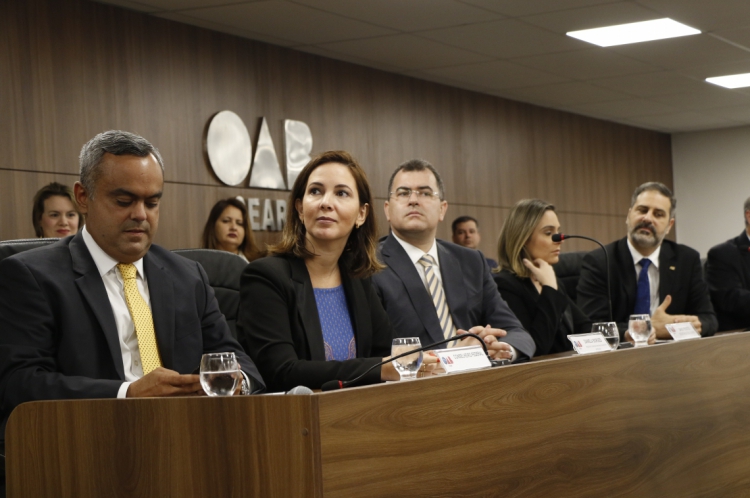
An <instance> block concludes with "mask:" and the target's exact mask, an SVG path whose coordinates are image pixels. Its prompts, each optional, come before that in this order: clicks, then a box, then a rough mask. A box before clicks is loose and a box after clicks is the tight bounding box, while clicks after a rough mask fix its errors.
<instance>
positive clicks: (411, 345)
mask: <svg viewBox="0 0 750 498" xmlns="http://www.w3.org/2000/svg"><path fill="white" fill-rule="evenodd" d="M421 347H422V344H421V343H420V342H419V337H399V338H397V339H393V346H391V356H396V355H399V354H401V353H406V352H407V351H411V350H412V349H418V348H421ZM392 363H393V366H394V367H396V371H397V372H398V373H399V375H400V376H401V380H411V379H416V378H417V370H419V367H421V366H422V351H420V352H418V353H413V354H409V355H406V356H404V357H402V358H398V359H397V360H393V361H392Z"/></svg>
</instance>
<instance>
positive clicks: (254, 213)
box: [206, 111, 312, 230]
mask: <svg viewBox="0 0 750 498" xmlns="http://www.w3.org/2000/svg"><path fill="white" fill-rule="evenodd" d="M311 150H312V133H310V127H308V126H307V125H306V124H305V123H303V122H302V121H294V120H291V119H285V120H284V151H285V153H286V158H285V159H286V182H285V181H284V177H283V175H282V174H281V166H280V165H279V160H278V158H277V157H276V150H275V149H274V146H273V139H272V138H271V132H270V131H269V129H268V123H267V122H266V118H263V119H262V120H261V125H260V133H259V134H258V143H257V145H256V148H255V155H254V156H253V146H252V143H251V142H250V134H249V133H248V131H247V127H246V126H245V123H243V121H242V119H241V118H240V117H239V116H238V115H237V114H235V113H233V112H232V111H221V112H219V113H217V114H216V115H214V117H213V118H211V122H210V123H209V125H208V133H207V135H206V153H207V154H208V160H209V162H210V163H211V168H212V169H213V171H214V173H216V176H217V177H218V178H219V180H220V181H221V182H222V183H224V184H226V185H232V186H234V185H239V184H240V183H242V182H243V181H244V180H245V179H246V178H247V176H248V173H250V180H249V182H248V185H247V186H248V187H256V188H267V189H275V190H289V188H291V186H292V185H293V184H294V180H296V179H297V176H298V175H299V172H300V171H301V170H302V168H303V167H304V166H305V164H307V162H308V161H309V160H310V151H311ZM243 200H244V199H243ZM263 201H264V202H263V216H262V222H260V221H259V220H258V217H259V215H260V213H259V212H258V208H259V207H260V199H258V198H248V199H247V207H248V215H249V218H250V224H251V225H252V229H253V230H261V229H264V230H281V229H282V228H283V225H284V220H285V216H286V201H284V200H276V201H275V204H276V209H275V210H274V209H273V207H272V205H271V204H272V200H271V199H263ZM274 215H275V216H274ZM274 218H275V219H274Z"/></svg>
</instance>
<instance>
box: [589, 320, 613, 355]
mask: <svg viewBox="0 0 750 498" xmlns="http://www.w3.org/2000/svg"><path fill="white" fill-rule="evenodd" d="M591 332H592V333H594V334H596V333H597V332H598V333H600V334H601V335H603V336H604V338H605V339H607V343H609V347H610V348H612V351H615V350H617V346H619V345H620V331H619V330H617V324H616V323H615V322H599V323H595V324H593V325H591Z"/></svg>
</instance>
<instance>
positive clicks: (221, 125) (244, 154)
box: [206, 111, 253, 185]
mask: <svg viewBox="0 0 750 498" xmlns="http://www.w3.org/2000/svg"><path fill="white" fill-rule="evenodd" d="M206 153H207V154H208V160H209V162H210V163H211V168H212V169H213V170H214V173H216V176H217V177H218V178H219V180H221V181H222V182H223V183H225V184H226V185H238V184H239V183H240V182H242V180H244V179H245V177H247V174H248V172H249V171H250V161H251V158H252V156H253V146H252V144H251V143H250V134H249V133H248V132H247V127H246V126H245V123H243V122H242V119H241V118H240V117H239V116H238V115H236V114H235V113H233V112H232V111H221V112H218V113H216V115H214V117H213V118H211V123H210V124H209V125H208V133H207V134H206Z"/></svg>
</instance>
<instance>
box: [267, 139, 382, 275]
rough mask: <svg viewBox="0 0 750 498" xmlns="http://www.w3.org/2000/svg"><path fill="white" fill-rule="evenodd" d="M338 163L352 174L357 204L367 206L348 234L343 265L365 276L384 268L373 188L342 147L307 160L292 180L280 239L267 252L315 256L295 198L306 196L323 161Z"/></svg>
mask: <svg viewBox="0 0 750 498" xmlns="http://www.w3.org/2000/svg"><path fill="white" fill-rule="evenodd" d="M330 163H338V164H343V165H344V166H346V167H347V168H348V169H349V171H350V172H351V174H352V176H353V177H354V182H355V183H356V185H357V195H358V196H359V205H360V206H363V205H365V204H368V205H369V209H368V210H367V217H366V218H365V221H364V223H362V225H360V227H359V228H356V227H355V228H354V229H353V230H352V231H351V233H350V234H349V239H348V240H347V242H346V246H345V247H344V252H343V254H342V255H341V263H342V267H343V268H344V269H346V271H347V273H348V274H349V275H350V276H351V277H354V278H366V277H370V276H372V275H373V274H374V273H377V272H378V271H380V270H382V269H383V268H385V266H384V265H383V264H381V263H380V262H379V261H378V257H377V240H378V228H377V223H376V221H375V211H374V209H373V205H372V200H373V197H372V191H371V190H370V184H369V182H368V181H367V175H366V174H365V171H364V170H363V169H362V166H360V165H359V163H358V162H357V160H356V159H355V158H354V157H353V156H352V155H351V154H349V153H348V152H346V151H343V150H332V151H328V152H323V153H322V154H319V155H317V156H315V157H313V158H312V159H310V162H308V163H307V164H306V165H305V167H304V168H302V171H300V173H299V176H297V179H296V180H295V181H294V186H293V187H292V191H291V192H289V203H288V204H287V205H288V206H289V209H287V213H286V224H285V225H284V230H283V231H282V233H281V241H280V242H279V243H278V244H276V245H274V246H271V247H269V248H268V252H269V253H270V254H293V255H294V256H297V257H298V258H303V259H305V258H310V257H312V256H314V255H315V254H313V253H312V252H310V251H309V250H308V249H307V247H306V246H305V237H306V229H305V224H304V222H303V221H302V220H301V219H300V216H299V213H298V212H297V208H296V205H297V200H301V199H302V198H303V197H304V196H305V190H306V189H307V181H308V180H309V179H310V175H311V174H312V172H313V171H314V170H315V169H316V168H317V167H319V166H323V165H324V164H330Z"/></svg>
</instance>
